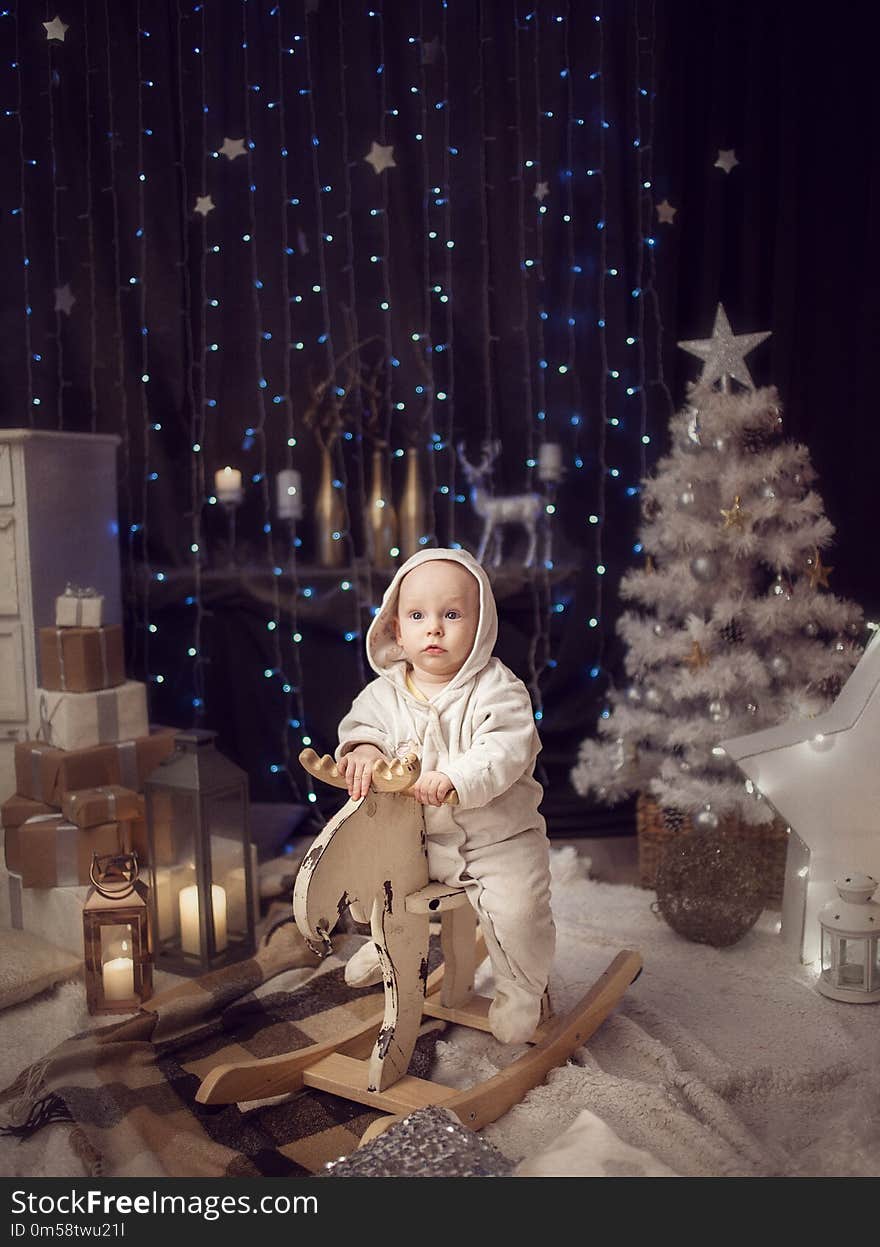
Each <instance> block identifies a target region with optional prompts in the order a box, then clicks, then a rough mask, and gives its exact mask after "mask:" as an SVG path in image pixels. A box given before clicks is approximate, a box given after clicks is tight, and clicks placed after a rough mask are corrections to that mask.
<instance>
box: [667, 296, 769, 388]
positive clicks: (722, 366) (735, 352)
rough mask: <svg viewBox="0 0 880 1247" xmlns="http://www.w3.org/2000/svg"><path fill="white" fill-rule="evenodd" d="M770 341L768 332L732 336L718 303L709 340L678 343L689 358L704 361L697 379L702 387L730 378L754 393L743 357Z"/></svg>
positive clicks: (724, 314)
mask: <svg viewBox="0 0 880 1247" xmlns="http://www.w3.org/2000/svg"><path fill="white" fill-rule="evenodd" d="M769 337H770V331H769V330H768V331H767V332H765V333H739V334H734V333H733V330H732V329H731V328H730V321H729V320H728V319H727V314H726V312H725V311H724V308H723V306H722V305H721V304H720V303H719V304H718V307H717V309H716V311H715V327H714V328H713V330H712V337H711V338H704V339H694V340H692V341H688V342H679V343H678V345H679V346H680V347H681V349H682V350H683V351H688V352H689V353H690V354H691V355H696V356H697V357H698V358H699V359H702V360H704V361H705V362H704V364H703V372H702V375H701V376H700V384H701V385H711V384H712V382H713V381H718V380H720V379H722V378H724V377H733V378H734V379H735V380H736V381H739V382H740V384H741V385H745V386H748V388H749V389H750V390H753V389H754V388H755V386H754V383H753V381H752V378H751V375H750V374H749V370H748V368H747V367H746V362H745V359H744V356H746V355H748V353H749V351H753V350H754V349H755V347H756V346H757V345H758V343H760V342H763V341H764V339H765V338H769Z"/></svg>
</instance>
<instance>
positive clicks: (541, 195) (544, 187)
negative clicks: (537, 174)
mask: <svg viewBox="0 0 880 1247" xmlns="http://www.w3.org/2000/svg"><path fill="white" fill-rule="evenodd" d="M549 194H550V185H549V183H548V182H539V183H538V185H537V186H536V187H535V198H536V199H537V201H538V203H543V202H544V200H545V199H546V198H547V196H548V195H549Z"/></svg>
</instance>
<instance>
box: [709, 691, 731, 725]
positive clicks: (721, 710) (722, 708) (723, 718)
mask: <svg viewBox="0 0 880 1247" xmlns="http://www.w3.org/2000/svg"><path fill="white" fill-rule="evenodd" d="M709 718H710V719H711V720H712V722H713V723H726V722H727V720H728V719H729V718H730V706H728V704H727V702H726V701H725V700H724V698H723V697H716V698H714V699H713V700H712V701H710V702H709Z"/></svg>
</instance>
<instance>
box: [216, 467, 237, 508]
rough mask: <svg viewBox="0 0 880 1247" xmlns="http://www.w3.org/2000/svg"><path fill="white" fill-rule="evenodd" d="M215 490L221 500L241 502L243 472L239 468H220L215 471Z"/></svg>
mask: <svg viewBox="0 0 880 1247" xmlns="http://www.w3.org/2000/svg"><path fill="white" fill-rule="evenodd" d="M214 492H215V493H216V495H217V497H218V499H219V500H220V502H241V473H240V472H239V470H238V468H230V467H225V468H219V469H218V471H216V472H215V473H214Z"/></svg>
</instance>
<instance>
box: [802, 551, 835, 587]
mask: <svg viewBox="0 0 880 1247" xmlns="http://www.w3.org/2000/svg"><path fill="white" fill-rule="evenodd" d="M807 567H809V569H810V570H809V571H808V572H807V575H808V577H809V580H810V588H811V589H817V588H818V587H819V585H821V586H822V588H823V589H830V587H831V586H830V585H829V583H828V577H829V575H830V574H831V572H833V571H834V568H833V567H825V566H824V565H823V563H822V555H821V554H820V553H819V550H818V547H817V548H816V549H815V550H814V551H813V553H812V554H811V555H810V557H809V558H808V559H807Z"/></svg>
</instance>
